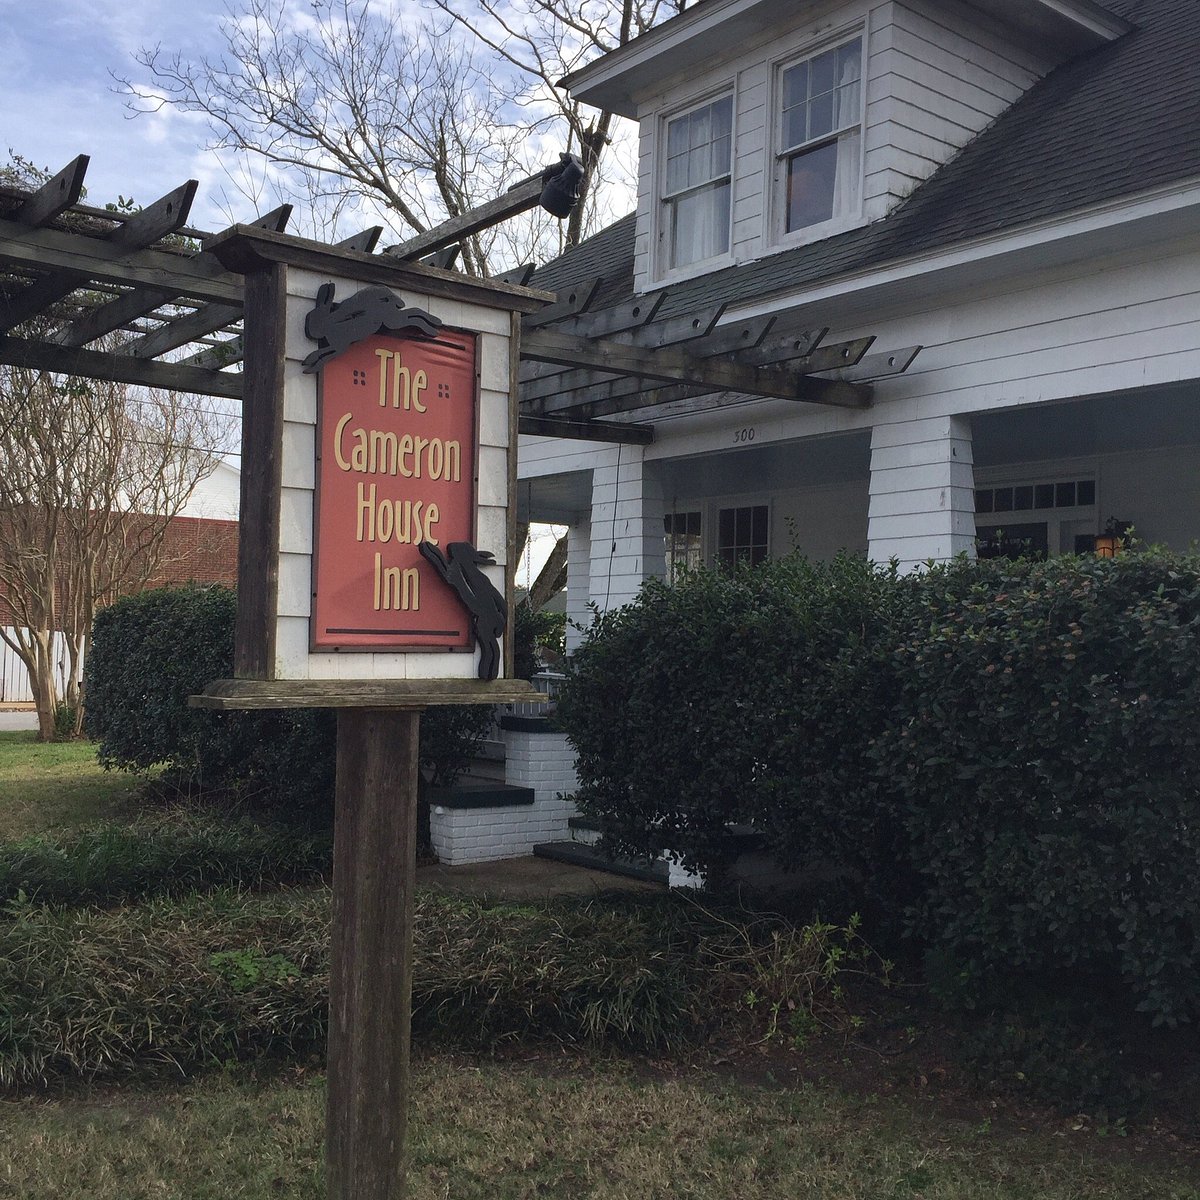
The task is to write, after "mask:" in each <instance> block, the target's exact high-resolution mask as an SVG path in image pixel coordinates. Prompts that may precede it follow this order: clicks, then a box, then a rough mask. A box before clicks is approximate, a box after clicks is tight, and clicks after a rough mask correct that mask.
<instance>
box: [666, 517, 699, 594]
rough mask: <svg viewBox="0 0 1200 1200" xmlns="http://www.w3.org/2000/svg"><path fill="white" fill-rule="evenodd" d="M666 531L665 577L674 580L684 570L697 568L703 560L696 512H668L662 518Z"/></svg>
mask: <svg viewBox="0 0 1200 1200" xmlns="http://www.w3.org/2000/svg"><path fill="white" fill-rule="evenodd" d="M663 529H664V530H665V533H666V552H667V579H668V580H674V579H675V578H676V577H677V576H679V575H681V574H682V573H683V572H684V571H695V570H698V569H699V567H700V566H701V565H703V562H704V546H703V543H702V542H701V540H700V514H699V513H698V512H676V513H668V514H667V515H666V516H665V517H664V518H663Z"/></svg>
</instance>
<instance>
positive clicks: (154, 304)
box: [50, 288, 175, 346]
mask: <svg viewBox="0 0 1200 1200" xmlns="http://www.w3.org/2000/svg"><path fill="white" fill-rule="evenodd" d="M174 299H175V293H174V292H164V291H161V290H160V289H158V288H136V289H135V290H133V291H131V292H125V293H124V294H123V295H120V296H118V297H117V298H116V299H115V300H110V301H109V302H108V303H107V304H101V305H100V306H99V307H97V308H94V309H92V311H91V312H90V313H88V314H87V315H86V316H83V317H80V318H79V319H78V320H77V321H72V322H71V324H70V325H68V326H66V327H65V328H64V329H60V330H59V331H58V332H57V333H55V334H53V335H52V336H51V338H50V340H51V341H52V342H56V343H57V344H58V345H60V346H86V345H87V344H88V342H94V341H95V340H96V339H97V338H99V337H103V336H104V335H105V334H106V333H111V332H112V331H113V330H114V329H120V328H121V327H122V326H124V325H128V324H129V322H130V321H134V320H136V319H137V318H138V317H144V316H146V314H147V313H151V312H153V311H154V310H155V309H156V308H158V307H159V306H160V305H163V304H166V303H168V302H169V301H171V300H174Z"/></svg>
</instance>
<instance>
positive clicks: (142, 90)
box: [121, 0, 528, 275]
mask: <svg viewBox="0 0 1200 1200" xmlns="http://www.w3.org/2000/svg"><path fill="white" fill-rule="evenodd" d="M449 24H450V23H449V22H447V21H445V20H442V22H441V25H440V27H439V26H438V25H437V24H436V22H434V21H432V20H431V19H430V17H429V15H428V14H427V13H424V12H423V11H422V10H419V9H417V10H413V9H411V8H403V9H401V8H399V7H396V8H395V9H394V10H391V11H389V9H388V8H387V7H386V6H384V5H381V4H379V3H371V0H316V2H314V3H312V4H311V5H303V6H301V5H298V4H294V3H293V4H289V3H288V2H287V0H245V6H244V8H242V9H241V10H240V11H231V13H230V15H229V17H228V18H227V19H226V20H224V21H223V22H222V24H221V32H222V35H223V37H224V43H225V44H224V49H223V52H222V53H221V54H220V55H219V56H217V57H214V58H202V59H198V60H193V59H191V58H190V57H188V56H187V54H186V53H184V52H181V51H171V52H166V51H164V50H163V49H162V48H161V47H155V48H151V49H143V50H142V51H141V52H140V53H139V54H138V55H137V61H138V63H139V64H140V65H141V67H142V68H144V69H145V71H146V72H148V75H149V79H148V80H147V81H146V82H144V83H139V82H134V81H132V80H131V79H122V80H121V83H122V85H123V86H124V88H125V91H126V94H127V96H128V97H129V105H130V107H131V108H132V109H133V111H141V112H145V111H150V110H154V109H157V108H160V107H161V106H163V105H172V106H175V107H177V108H180V109H183V110H185V111H187V112H195V113H200V114H203V115H204V116H205V117H206V118H207V120H208V124H209V127H210V129H211V130H212V133H213V140H212V142H211V143H210V148H211V149H215V150H218V151H232V152H234V155H235V156H236V157H238V158H247V157H248V158H249V159H250V160H252V161H255V162H257V163H258V164H259V165H260V167H265V169H266V170H267V171H268V173H269V176H270V179H271V181H272V182H273V185H274V189H275V190H276V191H277V192H278V193H280V194H282V195H285V196H288V197H289V198H293V199H295V198H297V197H299V198H301V199H303V200H304V201H306V202H307V203H308V204H309V205H310V206H311V207H312V208H313V209H314V216H315V219H317V220H325V221H327V222H333V221H336V219H337V217H338V215H339V214H341V213H342V212H343V211H344V210H345V209H346V208H347V206H355V205H361V204H364V203H365V204H366V205H367V207H369V208H373V209H374V210H376V211H378V210H379V209H382V210H383V212H382V215H383V217H384V218H385V219H388V218H390V223H391V224H392V226H393V229H394V231H395V232H396V234H397V235H398V236H400V237H408V236H410V235H411V234H413V233H421V232H424V231H425V230H427V229H428V228H430V227H431V226H433V225H437V224H439V223H440V222H441V221H443V220H445V219H446V218H447V217H452V216H458V215H459V214H461V213H463V212H465V211H467V210H468V209H470V208H472V207H474V206H475V205H477V204H479V203H482V202H483V201H485V200H489V199H492V198H493V197H494V196H495V195H496V194H497V193H498V192H499V191H500V190H502V189H503V187H504V186H505V185H506V183H508V182H511V181H512V179H513V178H514V177H516V176H517V175H519V174H522V173H528V172H525V171H523V169H522V163H521V162H520V161H519V159H520V154H521V151H522V147H521V146H520V144H519V131H518V130H516V129H514V127H513V126H512V124H511V122H510V121H509V120H508V119H507V117H506V114H505V112H504V111H503V110H504V105H505V97H504V96H503V95H502V94H500V93H499V92H496V91H495V90H494V89H493V88H492V87H491V85H490V72H489V70H488V69H487V67H486V65H482V64H481V63H480V62H479V61H478V60H477V56H476V54H475V52H474V51H473V49H472V48H471V47H470V46H469V45H468V44H467V43H466V41H465V40H464V39H462V38H456V37H453V36H450V32H449V29H448V26H449ZM260 182H261V181H260ZM463 249H464V255H463V259H462V264H461V265H462V266H463V268H464V269H465V270H467V271H468V272H470V273H473V274H476V275H482V274H486V273H487V245H486V242H484V243H482V244H481V243H480V242H479V241H478V240H475V241H473V242H472V243H471V244H469V245H467V246H465V247H464V248H463Z"/></svg>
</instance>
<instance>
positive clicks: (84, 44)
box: [0, 0, 248, 228]
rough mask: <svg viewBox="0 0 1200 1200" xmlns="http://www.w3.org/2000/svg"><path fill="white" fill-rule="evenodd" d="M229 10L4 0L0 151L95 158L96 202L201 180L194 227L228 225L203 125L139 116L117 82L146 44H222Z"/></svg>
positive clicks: (55, 164)
mask: <svg viewBox="0 0 1200 1200" xmlns="http://www.w3.org/2000/svg"><path fill="white" fill-rule="evenodd" d="M224 13H225V6H224V4H223V3H222V2H221V0H186V2H181V0H86V2H82V0H41V3H34V4H30V3H28V0H0V30H2V31H3V32H2V33H0V48H2V52H3V57H2V61H3V62H4V65H5V70H4V71H3V72H0V114H2V116H0V153H2V154H3V156H4V158H5V159H7V156H8V151H9V150H10V149H11V150H14V151H16V152H17V153H19V154H22V155H24V156H25V157H27V158H29V159H32V160H33V161H34V162H35V163H37V165H38V166H45V167H50V168H52V169H53V170H58V169H59V168H60V167H62V166H64V165H65V164H66V163H67V162H69V161H70V160H71V159H72V158H74V157H75V155H77V154H81V153H82V154H90V155H91V159H92V161H91V165H90V166H89V168H88V174H87V187H88V201H89V202H90V203H94V204H104V203H106V202H108V201H115V200H116V199H117V197H118V195H124V196H130V195H132V196H133V198H134V199H135V200H136V201H137V202H138V203H139V204H146V203H149V202H150V201H151V200H154V199H156V198H157V197H158V196H160V195H162V194H163V193H164V192H167V191H170V190H171V189H172V188H174V187H177V186H178V185H179V184H181V183H183V181H184V180H185V179H198V180H199V181H200V189H199V192H198V195H197V198H196V204H195V206H194V207H193V211H192V218H191V220H192V223H193V224H200V225H202V226H207V227H210V228H211V227H216V226H220V225H223V224H225V223H226V222H225V221H224V220H223V218H222V215H221V211H220V209H219V207H218V204H214V202H213V197H214V196H217V194H218V193H219V192H220V191H221V190H222V188H223V187H224V186H225V185H226V179H225V176H224V174H223V172H222V170H221V167H220V164H219V162H218V161H217V160H216V157H215V156H214V155H212V154H209V153H206V152H205V151H204V150H203V149H202V147H203V144H204V140H205V137H206V132H207V131H206V130H205V128H204V125H203V123H202V122H201V121H200V120H199V119H198V118H196V117H193V116H189V115H187V114H181V113H177V112H172V111H164V112H162V113H159V114H157V115H154V116H141V117H137V118H136V119H130V117H129V114H128V113H127V111H126V109H125V103H124V99H123V97H122V96H121V95H119V94H118V92H117V90H116V89H117V85H116V83H115V82H114V80H113V78H112V75H113V74H114V73H115V74H136V73H137V72H138V70H139V68H138V67H137V66H136V64H135V63H134V59H133V55H134V53H135V52H136V51H137V49H138V48H139V47H141V46H148V45H154V44H156V43H161V44H162V45H163V46H164V47H166V48H175V47H187V48H188V49H189V51H190V52H192V53H197V52H203V51H204V50H205V49H206V48H209V47H215V45H216V39H215V37H214V35H215V33H216V26H217V22H218V20H219V19H220V18H221V17H222V16H223V15H224ZM218 201H219V197H218ZM242 205H246V202H245V201H242ZM247 207H248V205H247Z"/></svg>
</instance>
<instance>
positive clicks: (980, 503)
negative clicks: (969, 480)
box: [975, 488, 992, 513]
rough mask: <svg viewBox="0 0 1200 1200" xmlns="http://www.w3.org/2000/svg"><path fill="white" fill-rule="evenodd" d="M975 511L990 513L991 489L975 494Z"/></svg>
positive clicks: (984, 489)
mask: <svg viewBox="0 0 1200 1200" xmlns="http://www.w3.org/2000/svg"><path fill="white" fill-rule="evenodd" d="M975 511H976V512H977V513H990V512H991V511H992V489H991V488H983V489H981V490H980V491H977V492H976V493H975Z"/></svg>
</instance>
